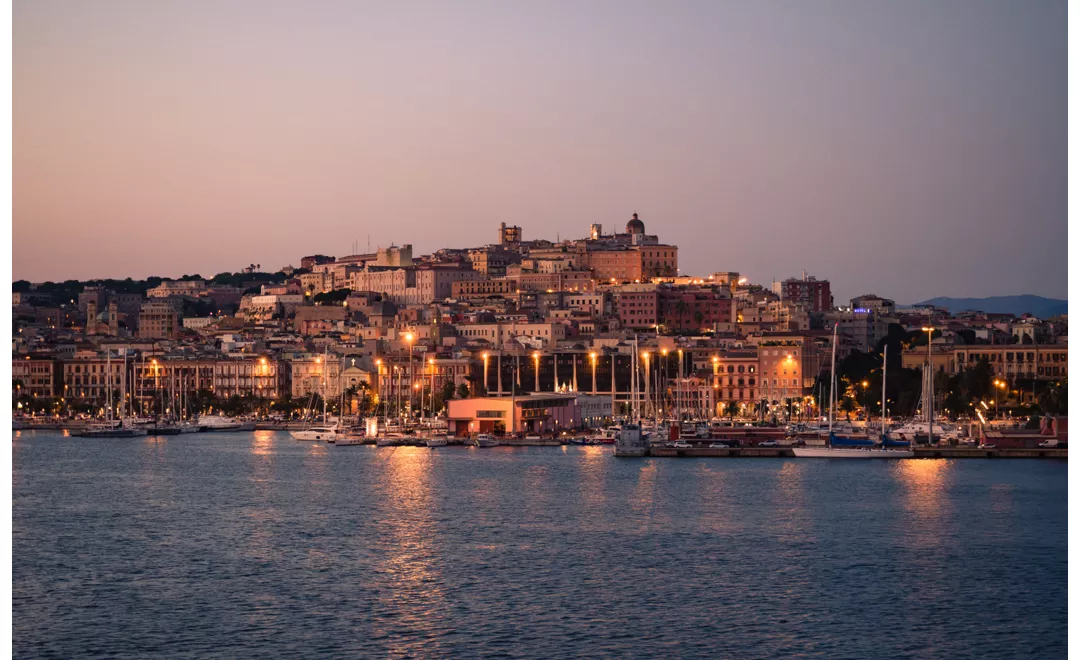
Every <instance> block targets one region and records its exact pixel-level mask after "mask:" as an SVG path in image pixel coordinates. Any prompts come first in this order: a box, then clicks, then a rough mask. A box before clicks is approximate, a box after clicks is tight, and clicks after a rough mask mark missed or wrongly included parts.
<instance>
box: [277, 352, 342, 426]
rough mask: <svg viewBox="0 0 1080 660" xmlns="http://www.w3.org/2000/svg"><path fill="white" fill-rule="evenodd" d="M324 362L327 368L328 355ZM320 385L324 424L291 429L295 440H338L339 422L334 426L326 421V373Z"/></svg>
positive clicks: (320, 380)
mask: <svg viewBox="0 0 1080 660" xmlns="http://www.w3.org/2000/svg"><path fill="white" fill-rule="evenodd" d="M326 355H329V353H327V354H326ZM322 363H323V368H324V369H325V368H326V365H327V364H328V363H327V361H326V357H324V358H323V361H322ZM319 385H320V393H321V398H322V418H323V420H322V425H320V426H312V427H309V428H306V429H303V430H300V431H290V432H289V435H291V436H292V437H293V439H295V440H308V441H319V440H325V441H326V442H335V441H336V440H337V438H338V435H340V434H341V429H340V428H339V427H338V425H337V424H335V425H333V426H330V425H329V424H328V423H327V421H326V375H325V374H322V375H321V377H320V379H319ZM312 396H314V395H312Z"/></svg>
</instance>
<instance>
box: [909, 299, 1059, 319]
mask: <svg viewBox="0 0 1080 660" xmlns="http://www.w3.org/2000/svg"><path fill="white" fill-rule="evenodd" d="M918 304H920V305H935V306H937V307H944V308H945V309H947V310H949V311H950V312H952V313H954V314H955V313H956V312H963V311H965V310H970V309H974V310H979V311H982V312H987V313H989V314H1015V315H1016V316H1020V315H1022V314H1031V315H1033V316H1037V317H1039V318H1041V319H1046V318H1050V317H1051V316H1058V315H1059V314H1067V313H1068V305H1069V301H1067V300H1060V299H1058V298H1044V297H1042V296H1033V295H1031V294H1025V295H1022V296H991V297H989V298H946V297H941V298H931V299H930V300H924V301H923V302H921V303H918Z"/></svg>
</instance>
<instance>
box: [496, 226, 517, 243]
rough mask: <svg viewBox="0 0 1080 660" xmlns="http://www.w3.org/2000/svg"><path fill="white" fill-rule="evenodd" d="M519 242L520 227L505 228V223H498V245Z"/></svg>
mask: <svg viewBox="0 0 1080 660" xmlns="http://www.w3.org/2000/svg"><path fill="white" fill-rule="evenodd" d="M520 242H521V227H518V226H511V227H508V226H506V223H505V222H500V223H499V241H498V244H499V245H507V244H512V243H520Z"/></svg>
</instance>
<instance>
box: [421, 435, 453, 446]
mask: <svg viewBox="0 0 1080 660" xmlns="http://www.w3.org/2000/svg"><path fill="white" fill-rule="evenodd" d="M448 442H449V441H448V440H447V439H446V436H445V435H444V436H433V437H431V438H428V439H427V440H425V441H424V443H425V444H426V445H427V446H428V447H431V448H432V449H434V448H435V447H445V446H446V445H447V443H448Z"/></svg>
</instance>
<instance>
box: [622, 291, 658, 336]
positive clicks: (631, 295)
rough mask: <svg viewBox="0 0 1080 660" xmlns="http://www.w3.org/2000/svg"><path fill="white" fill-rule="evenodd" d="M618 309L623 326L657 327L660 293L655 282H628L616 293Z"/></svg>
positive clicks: (643, 328) (641, 328)
mask: <svg viewBox="0 0 1080 660" xmlns="http://www.w3.org/2000/svg"><path fill="white" fill-rule="evenodd" d="M615 296H616V304H615V306H616V309H617V310H618V315H619V322H620V323H622V325H623V327H626V328H633V329H638V330H647V329H655V328H656V324H658V323H659V322H660V293H659V291H658V290H657V286H656V285H655V284H627V285H625V286H622V287H620V288H619V289H618V290H617V292H616V294H615Z"/></svg>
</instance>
